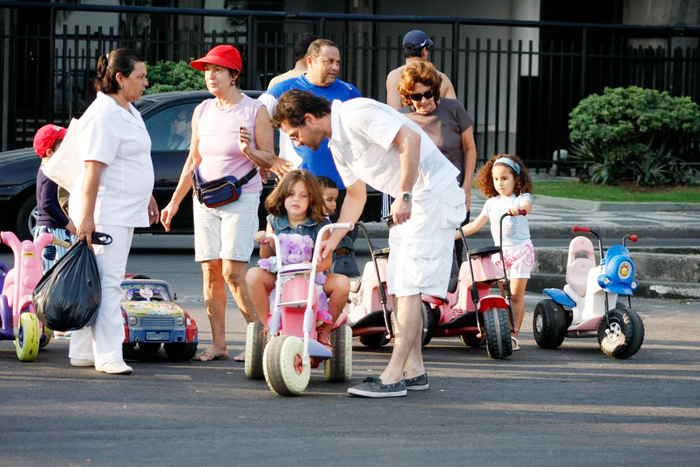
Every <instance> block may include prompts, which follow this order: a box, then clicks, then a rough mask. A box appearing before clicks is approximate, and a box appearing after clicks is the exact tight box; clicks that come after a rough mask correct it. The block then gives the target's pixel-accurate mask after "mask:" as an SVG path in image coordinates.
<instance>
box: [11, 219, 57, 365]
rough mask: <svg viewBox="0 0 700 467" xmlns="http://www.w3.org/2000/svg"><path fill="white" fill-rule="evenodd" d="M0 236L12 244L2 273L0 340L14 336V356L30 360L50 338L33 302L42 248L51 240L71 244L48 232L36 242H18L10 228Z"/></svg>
mask: <svg viewBox="0 0 700 467" xmlns="http://www.w3.org/2000/svg"><path fill="white" fill-rule="evenodd" d="M0 240H2V242H4V243H5V244H6V245H8V246H9V247H10V248H12V252H13V253H14V264H15V267H14V268H13V269H11V270H9V271H8V272H7V275H6V276H5V280H4V283H3V285H2V295H0V321H1V322H2V327H1V328H0V340H10V339H13V340H14V341H15V349H16V351H17V358H19V359H20V361H23V362H31V361H34V360H35V359H36V357H37V354H38V353H39V348H40V347H45V346H46V345H47V344H48V343H49V341H50V340H51V330H50V329H48V328H47V327H45V326H44V325H43V323H41V321H39V319H38V318H37V315H36V311H35V310H34V305H33V303H32V294H33V293H34V288H35V287H36V285H37V284H38V283H39V280H41V278H42V276H43V274H42V271H41V252H42V250H43V249H44V247H46V246H47V245H48V244H50V243H54V244H56V245H59V246H62V247H64V248H69V247H70V245H69V244H68V243H66V242H64V241H62V240H59V239H56V238H54V236H53V235H51V234H50V233H42V234H41V235H39V238H38V239H37V240H36V242H32V241H30V240H25V241H23V242H20V241H19V239H18V238H17V237H16V236H15V234H13V233H12V232H0Z"/></svg>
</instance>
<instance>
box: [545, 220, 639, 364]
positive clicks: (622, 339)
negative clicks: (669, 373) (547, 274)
mask: <svg viewBox="0 0 700 467" xmlns="http://www.w3.org/2000/svg"><path fill="white" fill-rule="evenodd" d="M572 232H573V233H576V232H583V233H592V234H593V235H595V236H596V237H598V249H599V251H600V257H601V260H600V264H599V265H598V266H596V264H595V253H594V251H593V243H592V242H591V241H590V239H588V238H587V237H583V236H579V237H576V238H574V239H573V240H572V241H571V243H570V244H569V256H568V261H567V265H566V285H565V286H564V290H563V291H562V290H560V289H544V293H545V294H547V295H549V297H550V298H548V299H546V300H542V301H541V302H539V303H538V304H537V307H536V308H535V314H534V319H533V331H534V334H535V340H536V341H537V344H538V345H539V346H540V347H543V348H546V349H555V348H557V347H559V346H560V345H561V344H562V342H564V338H566V337H569V338H576V337H597V338H598V344H599V345H600V349H601V350H602V351H603V353H605V354H606V355H608V356H610V357H613V358H629V357H631V356H632V355H634V354H635V353H637V351H638V350H639V348H640V347H641V346H642V342H643V341H644V323H643V322H642V318H640V317H639V315H638V314H637V313H635V312H634V311H633V310H632V293H633V292H634V290H635V289H636V288H637V283H636V282H635V280H634V262H633V261H632V258H631V257H630V253H629V250H628V249H627V246H626V244H625V243H626V240H627V239H629V240H630V241H631V242H636V241H637V236H636V235H625V236H624V237H622V245H615V246H613V247H611V248H610V249H608V251H607V252H605V254H603V240H602V239H601V237H600V235H598V234H597V233H596V232H595V231H593V230H591V229H589V228H585V227H577V226H574V228H573V229H572ZM620 295H623V296H627V304H626V305H625V304H623V303H622V302H621V301H619V300H618V297H619V296H620ZM611 304H614V308H612V309H611Z"/></svg>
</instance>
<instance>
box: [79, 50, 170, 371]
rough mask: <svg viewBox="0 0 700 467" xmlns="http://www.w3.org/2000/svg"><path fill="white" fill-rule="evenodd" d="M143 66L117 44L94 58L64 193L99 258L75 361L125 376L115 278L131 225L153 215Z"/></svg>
mask: <svg viewBox="0 0 700 467" xmlns="http://www.w3.org/2000/svg"><path fill="white" fill-rule="evenodd" d="M146 74H147V70H146V64H145V62H144V60H143V58H142V57H141V56H140V55H138V54H137V53H136V52H134V51H133V50H130V49H127V48H119V49H115V50H113V51H111V52H110V53H109V54H108V55H103V56H101V57H100V58H99V59H98V63H97V77H96V78H95V90H96V91H97V98H96V99H95V101H94V102H93V103H92V104H91V105H90V107H88V109H87V110H86V111H85V114H84V115H83V116H82V117H81V118H80V121H79V127H78V128H79V136H78V154H79V155H80V158H81V159H82V160H83V168H82V171H81V173H80V176H79V177H78V179H77V180H76V185H75V188H74V190H73V191H72V193H71V197H70V204H69V207H70V213H71V217H72V218H73V221H74V223H75V224H76V225H77V226H78V236H79V237H80V239H86V240H87V242H88V245H90V246H91V247H92V248H93V251H94V252H95V257H96V259H97V267H98V270H99V273H100V281H101V286H102V303H101V305H100V307H99V309H98V310H97V319H96V320H95V322H94V324H93V325H92V326H91V327H87V328H84V329H81V330H79V331H75V332H74V333H73V335H72V337H71V342H70V352H69V357H70V363H71V365H73V366H84V367H92V366H94V367H95V369H96V370H97V371H102V372H104V373H111V374H129V373H131V367H130V366H128V365H127V364H126V363H124V358H123V355H122V342H123V341H124V323H123V321H122V315H121V308H120V301H121V288H120V286H121V282H122V280H123V279H124V273H125V271H126V261H127V258H128V256H129V249H130V248H131V239H132V237H133V234H134V228H135V227H147V226H148V225H149V224H153V223H154V222H156V221H157V220H158V217H159V214H158V206H157V205H156V202H155V199H154V198H153V196H152V194H151V193H152V191H153V165H152V163H151V139H150V137H149V136H148V132H147V131H146V126H145V125H144V123H143V119H142V118H141V114H140V113H139V111H138V110H136V108H135V107H134V106H133V105H132V104H131V103H132V102H135V101H137V100H139V99H140V98H141V95H142V94H143V91H144V89H145V88H146V86H147V85H148V81H147V80H146ZM96 231H97V232H104V233H106V234H108V235H110V236H111V237H112V239H113V241H112V243H110V244H109V245H97V244H95V245H92V233H93V232H96Z"/></svg>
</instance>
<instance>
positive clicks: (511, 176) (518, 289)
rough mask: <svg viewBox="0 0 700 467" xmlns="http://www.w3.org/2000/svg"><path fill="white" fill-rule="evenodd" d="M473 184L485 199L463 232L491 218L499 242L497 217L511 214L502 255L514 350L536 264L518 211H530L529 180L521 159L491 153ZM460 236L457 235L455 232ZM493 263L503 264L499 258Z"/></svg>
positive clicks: (505, 223)
mask: <svg viewBox="0 0 700 467" xmlns="http://www.w3.org/2000/svg"><path fill="white" fill-rule="evenodd" d="M476 186H477V187H478V188H479V189H480V190H481V192H482V193H483V194H484V196H486V197H487V198H488V199H487V200H486V203H484V208H483V209H482V210H481V214H479V217H477V218H476V219H475V220H474V221H473V222H470V223H469V224H467V225H465V226H464V227H462V232H464V235H466V236H469V235H472V234H473V233H475V232H478V231H479V230H480V229H481V228H482V227H483V226H484V225H486V222H488V221H490V222H491V235H492V236H493V241H494V243H495V244H496V245H498V242H499V238H500V231H499V220H500V219H501V216H502V215H503V214H505V213H510V214H511V216H513V217H510V218H506V219H504V220H503V245H501V248H503V258H504V259H505V262H506V274H507V275H508V279H510V291H511V304H512V306H513V315H514V316H513V317H514V319H515V322H514V323H513V334H512V339H513V350H520V345H519V341H518V336H519V332H520V325H521V324H522V322H523V315H524V314H525V287H526V286H527V280H528V279H529V278H530V271H532V267H533V266H534V264H535V250H534V249H533V247H532V240H531V239H530V227H529V226H528V222H527V218H526V217H525V216H520V215H518V213H519V211H520V210H525V211H527V213H530V212H531V211H532V197H531V194H532V181H531V180H530V174H529V172H528V170H527V167H525V164H523V161H522V160H521V159H520V158H519V157H516V156H512V155H510V154H499V155H496V156H493V157H492V158H491V159H490V160H489V161H487V162H486V164H484V166H483V167H482V168H481V170H479V173H478V174H477V176H476ZM457 238H459V236H457ZM496 263H497V264H496V266H497V267H498V268H502V266H501V264H500V258H499V259H498V260H497V261H496Z"/></svg>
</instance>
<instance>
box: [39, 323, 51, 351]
mask: <svg viewBox="0 0 700 467" xmlns="http://www.w3.org/2000/svg"><path fill="white" fill-rule="evenodd" d="M51 336H53V332H51V329H49V327H48V326H47V325H44V330H43V332H42V333H41V337H40V338H39V348H40V349H43V348H44V347H46V346H47V345H49V342H51Z"/></svg>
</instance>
